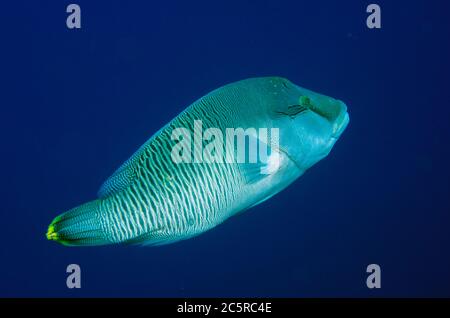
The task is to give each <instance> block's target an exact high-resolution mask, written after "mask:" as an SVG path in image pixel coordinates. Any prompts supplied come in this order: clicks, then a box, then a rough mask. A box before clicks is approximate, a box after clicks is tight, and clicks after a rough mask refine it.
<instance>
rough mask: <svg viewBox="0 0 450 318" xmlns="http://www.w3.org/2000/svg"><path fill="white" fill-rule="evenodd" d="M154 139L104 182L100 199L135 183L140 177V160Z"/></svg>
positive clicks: (100, 190)
mask: <svg viewBox="0 0 450 318" xmlns="http://www.w3.org/2000/svg"><path fill="white" fill-rule="evenodd" d="M152 139H153V137H152V138H150V139H149V140H148V141H147V142H146V143H145V144H143V145H142V146H141V147H140V148H139V149H138V150H137V151H136V152H135V153H134V154H133V155H132V156H131V157H130V158H129V159H128V160H127V161H125V162H124V163H123V164H122V165H121V166H120V167H119V169H117V170H116V171H115V172H114V173H113V174H112V176H110V177H109V178H108V179H106V180H105V182H103V184H102V185H101V187H100V189H99V190H98V193H97V195H98V197H99V198H104V197H107V196H109V195H112V194H114V193H117V192H119V191H122V190H124V189H126V188H128V187H129V186H130V185H131V184H132V183H133V181H134V180H135V179H136V178H137V177H138V173H139V159H140V157H141V155H142V154H143V153H144V152H145V149H146V148H147V146H148V145H149V143H150V142H151V140H152Z"/></svg>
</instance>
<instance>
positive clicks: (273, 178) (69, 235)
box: [47, 77, 349, 246]
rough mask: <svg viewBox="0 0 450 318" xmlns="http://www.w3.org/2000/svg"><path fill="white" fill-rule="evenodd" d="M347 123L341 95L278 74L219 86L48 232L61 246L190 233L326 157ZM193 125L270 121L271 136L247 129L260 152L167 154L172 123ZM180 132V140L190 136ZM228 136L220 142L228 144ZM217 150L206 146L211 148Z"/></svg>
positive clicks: (172, 238) (156, 241)
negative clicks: (245, 156)
mask: <svg viewBox="0 0 450 318" xmlns="http://www.w3.org/2000/svg"><path fill="white" fill-rule="evenodd" d="M348 122H349V116H348V114H347V107H346V105H345V104H344V103H343V102H342V101H340V100H336V99H334V98H331V97H327V96H324V95H321V94H318V93H314V92H312V91H310V90H307V89H304V88H301V87H299V86H297V85H295V84H293V83H291V82H290V81H289V80H287V79H284V78H280V77H261V78H251V79H246V80H242V81H238V82H235V83H231V84H228V85H225V86H223V87H220V88H218V89H216V90H214V91H212V92H210V93H209V94H207V95H205V96H204V97H202V98H200V99H199V100H197V101H196V102H194V103H193V104H192V105H190V106H189V107H188V108H187V109H186V110H184V111H183V112H182V113H181V114H179V115H178V116H177V117H175V118H174V119H173V120H172V121H171V122H169V123H168V124H167V125H166V126H164V127H163V128H162V129H161V130H159V131H158V132H157V133H156V134H155V135H153V136H152V137H151V138H150V139H149V140H148V141H147V142H146V143H145V144H144V145H143V146H141V147H140V148H139V150H138V151H137V152H136V153H135V154H134V155H133V156H132V157H131V158H130V159H128V160H127V161H126V162H125V163H124V164H123V165H122V166H121V167H120V168H119V169H118V170H117V171H116V172H115V173H114V174H113V175H112V176H111V177H110V178H109V179H108V180H106V181H105V183H104V184H103V185H102V187H101V188H100V191H99V193H98V198H97V199H95V200H93V201H90V202H88V203H85V204H82V205H80V206H79V207H76V208H73V209H71V210H69V211H67V212H66V213H63V214H61V215H59V216H57V217H56V218H55V219H54V220H53V222H52V223H51V224H50V226H49V228H48V231H47V238H48V239H49V240H54V241H57V242H60V243H62V244H64V245H69V246H92V245H106V244H115V243H125V244H142V245H162V244H168V243H173V242H176V241H179V240H184V239H187V238H191V237H193V236H196V235H198V234H201V233H203V232H205V231H207V230H209V229H212V228H214V227H215V226H217V225H218V224H220V223H222V222H224V221H225V220H226V219H228V218H230V217H231V216H233V215H236V214H238V213H241V212H243V211H245V210H247V209H249V208H251V207H254V206H255V205H258V204H259V203H261V202H263V201H265V200H267V199H268V198H270V197H272V196H273V195H274V194H276V193H278V192H280V191H281V190H283V189H284V188H286V187H287V186H288V185H290V184H291V183H292V182H293V181H294V180H296V179H297V178H298V177H300V176H301V175H302V174H303V173H304V172H305V171H306V170H307V169H308V168H310V167H311V166H313V165H314V164H315V163H317V162H318V161H320V160H321V159H323V158H324V157H326V156H327V155H328V153H329V152H330V150H331V148H332V147H333V145H334V144H335V142H336V141H337V139H338V138H339V137H340V136H341V134H342V132H343V131H344V129H345V128H346V127H347V124H348ZM196 123H201V125H202V129H203V130H207V129H209V128H214V129H215V131H216V132H217V131H223V132H225V131H226V130H227V129H230V128H240V129H242V130H244V131H247V132H248V131H252V130H251V128H254V130H253V132H258V131H260V128H266V129H268V130H269V131H274V129H277V131H278V140H277V141H276V142H273V141H272V140H269V139H268V137H267V136H265V137H267V138H262V137H260V135H258V134H254V133H253V134H252V133H248V134H247V136H246V138H248V139H246V140H247V141H246V145H248V144H249V143H250V141H251V139H253V140H257V141H261V143H260V145H266V146H267V148H268V150H267V153H268V154H269V155H268V156H267V158H268V159H267V160H262V158H260V159H257V160H256V161H253V162H250V161H249V160H247V161H246V160H244V161H242V160H241V162H239V161H237V162H231V161H227V160H224V161H220V160H215V161H214V160H210V161H208V162H205V161H200V162H198V161H195V160H189V159H191V158H193V157H195V156H196V155H198V151H199V150H198V149H199V148H198V147H196V145H194V146H192V147H191V148H188V150H192V152H193V154H192V156H191V154H189V153H187V152H186V151H187V149H183V150H182V152H183V154H182V155H183V156H184V157H183V158H185V159H186V158H188V160H181V161H177V160H174V156H173V155H174V147H180V143H181V141H180V140H181V139H180V138H178V139H177V137H176V136H175V138H174V131H175V130H177V129H178V131H179V129H180V128H182V129H183V131H185V132H189V133H190V132H192V134H194V132H195V131H194V130H195V129H196V127H195V126H196ZM224 134H225V133H224ZM175 135H176V134H175ZM210 135H211V136H209V137H208V138H206V136H203V137H204V138H203V139H202V140H201V142H200V146H201V147H200V151H202V149H203V150H205V149H206V148H207V147H208V142H212V141H211V140H213V139H215V141H218V139H220V138H219V136H217V135H214V134H210ZM212 136H214V137H215V138H212ZM184 138H185V139H184V142H185V145H189V143H186V142H187V141H189V139H190V138H188V136H185V137H184ZM192 139H194V138H192ZM225 139H226V138H225ZM258 139H263V140H258ZM191 141H192V140H191ZM191 143H192V144H195V142H191ZM230 144H231V146H227V145H225V146H224V148H227V149H225V150H230V151H231V153H233V152H234V151H237V149H236V147H235V145H233V143H230ZM197 146H198V145H197ZM230 147H231V148H230ZM260 147H261V146H260ZM247 148H249V147H248V146H247ZM247 148H246V149H247ZM210 150H211V149H210ZM219 150H220V151H219ZM222 150H224V149H215V150H213V151H214V152H215V154H214V155H217V154H218V153H219V154H220V153H222ZM196 151H197V154H196V153H195V152H196ZM226 152H227V151H224V152H223V153H224V154H223V156H225V153H226ZM274 155H276V156H275V158H276V163H274V160H273V158H274ZM216 157H217V156H216ZM216 159H217V158H216Z"/></svg>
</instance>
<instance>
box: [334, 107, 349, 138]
mask: <svg viewBox="0 0 450 318" xmlns="http://www.w3.org/2000/svg"><path fill="white" fill-rule="evenodd" d="M349 121H350V117H349V116H348V113H347V111H344V112H342V113H341V114H340V115H339V116H338V118H337V119H336V120H335V122H334V124H333V131H332V133H331V137H332V138H335V139H337V138H339V136H340V135H341V134H342V132H343V131H344V130H345V128H347V126H348V123H349Z"/></svg>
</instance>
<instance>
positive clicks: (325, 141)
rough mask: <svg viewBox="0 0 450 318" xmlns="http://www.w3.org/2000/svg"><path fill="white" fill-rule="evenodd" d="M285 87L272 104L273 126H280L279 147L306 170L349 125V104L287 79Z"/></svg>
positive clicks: (321, 157) (331, 145)
mask: <svg viewBox="0 0 450 318" xmlns="http://www.w3.org/2000/svg"><path fill="white" fill-rule="evenodd" d="M283 86H284V88H283V91H284V93H279V94H278V95H277V96H280V97H279V98H278V102H277V103H274V104H273V105H276V106H275V107H274V108H275V109H272V110H273V114H274V115H273V116H272V120H273V126H274V127H279V132H280V136H279V138H280V140H279V143H280V150H281V151H283V152H284V153H285V154H286V155H287V156H288V157H289V158H290V159H291V160H292V161H293V162H294V163H295V164H296V166H297V167H298V168H299V169H300V170H301V171H304V170H306V169H308V168H309V167H311V166H312V165H314V164H315V163H317V162H318V161H320V160H321V159H323V158H324V157H326V156H327V155H328V154H329V152H330V151H331V149H332V148H333V146H334V144H335V143H336V141H337V140H338V139H339V137H340V136H341V134H342V133H343V131H344V130H345V128H346V127H347V125H348V123H349V116H348V113H347V106H346V104H345V103H344V102H342V101H340V100H338V99H334V98H332V97H328V96H325V95H322V94H318V93H315V92H313V91H310V90H308V89H305V88H302V87H299V86H297V85H295V84H293V83H291V82H289V81H287V80H285V82H284V85H283Z"/></svg>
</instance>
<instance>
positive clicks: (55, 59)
mask: <svg viewBox="0 0 450 318" xmlns="http://www.w3.org/2000/svg"><path fill="white" fill-rule="evenodd" d="M75 2H76V3H78V4H80V6H81V10H82V28H81V29H80V30H69V29H67V28H66V26H65V19H66V16H67V14H66V13H65V9H66V6H67V5H68V4H69V3H70V2H68V1H50V0H49V1H26V2H24V1H14V2H13V1H10V2H9V3H8V4H6V3H2V4H1V10H0V11H1V16H0V30H1V31H0V32H1V38H0V39H1V44H0V48H1V50H0V51H1V53H0V58H1V59H0V60H1V62H0V63H1V69H0V74H1V75H0V78H1V85H0V105H1V127H0V129H1V138H2V148H1V149H2V156H1V163H2V168H3V169H2V173H1V175H2V182H1V185H0V193H1V197H2V201H1V208H0V211H1V223H0V224H1V229H0V238H1V247H0V260H1V262H0V275H1V276H0V296H63V297H79V296H183V297H184V296H186V297H187V296H300V297H305V296H309V297H312V296H319V297H320V296H357V297H360V296H369V297H370V296H450V271H449V268H450V255H449V244H450V234H449V225H450V197H449V195H450V188H449V177H450V167H449V166H450V165H449V163H450V151H449V136H450V134H449V132H450V120H449V119H450V110H449V109H450V89H449V77H450V76H449V74H450V73H449V71H450V67H449V66H450V61H449V56H450V49H449V48H450V46H449V39H450V37H449V36H450V23H449V21H448V12H449V11H448V10H449V9H450V6H449V4H448V3H447V2H446V1H425V0H424V1H412V0H411V1H395V3H394V1H376V3H378V4H380V5H381V8H382V28H381V29H380V30H370V29H368V28H367V27H366V25H365V20H366V17H367V14H366V12H365V9H366V6H367V4H369V3H370V2H368V1H323V0H322V1H297V0H296V1H242V0H241V1H228V0H227V1H202V2H200V1H159V2H156V1H75ZM13 3H14V4H13ZM265 75H280V76H285V77H287V78H289V79H290V80H291V81H293V82H294V83H296V84H298V85H301V86H303V87H306V88H309V89H312V90H315V91H317V92H320V93H323V94H326V95H329V96H333V97H336V98H339V99H342V100H344V101H345V102H346V103H347V105H348V107H349V113H350V118H351V121H350V125H349V126H348V128H347V130H346V131H345V132H344V134H343V135H342V137H341V139H340V140H339V141H338V143H337V144H336V146H335V147H334V149H333V150H332V152H331V154H330V155H329V157H327V158H326V159H325V160H324V161H322V162H320V163H318V164H317V165H316V166H314V167H313V168H312V169H311V170H309V171H308V172H307V173H306V174H305V175H304V176H303V177H301V178H300V179H299V180H297V181H296V182H295V183H294V184H293V185H291V186H290V187H289V188H287V189H286V190H285V191H283V192H282V193H280V194H278V195H277V196H275V197H274V198H272V199H271V200H268V201H266V202H265V203H263V204H261V205H260V206H258V207H256V208H254V209H252V210H250V211H248V212H247V213H245V214H243V215H241V216H240V217H236V218H232V219H230V220H229V221H227V222H225V223H224V224H222V225H221V226H219V227H217V228H215V229H214V230H212V231H209V232H207V233H205V234H203V235H201V236H199V237H197V238H194V239H191V240H188V241H184V242H180V243H177V244H173V245H167V246H163V247H157V248H151V247H150V248H139V247H121V246H114V247H99V248H67V247H63V246H61V245H59V244H55V243H53V242H49V241H47V240H46V238H45V232H46V229H47V226H48V224H49V223H50V221H51V220H52V219H53V217H54V216H55V215H57V214H59V213H61V212H64V211H65V210H67V209H69V208H72V207H74V206H76V205H79V204H80V203H82V202H86V201H89V200H91V199H93V198H94V197H95V195H96V192H97V190H98V188H99V186H100V185H101V183H102V182H103V181H104V180H105V179H106V178H107V177H108V176H109V175H110V174H111V173H112V172H113V171H114V170H115V168H117V167H118V166H119V165H120V164H121V163H122V162H123V161H124V160H126V159H127V158H128V157H129V156H130V155H131V154H132V153H133V152H134V151H135V150H136V149H137V148H138V147H139V146H140V145H141V144H142V143H143V142H144V141H146V140H147V138H149V137H150V136H151V135H152V134H153V133H154V132H155V131H157V130H158V129H159V128H160V127H161V126H163V125H164V124H165V123H166V122H168V121H169V120H170V119H172V118H173V117H174V116H176V115H177V114H178V113H179V112H180V111H181V110H183V109H184V108H185V107H186V106H187V105H188V104H190V103H191V102H192V101H194V100H195V99H197V98H198V97H200V96H202V95H204V94H206V93H207V92H208V91H210V90H212V89H214V88H217V87H219V86H222V85H224V84H226V83H229V82H233V81H236V80H240V79H243V78H247V77H254V76H265ZM70 263H76V264H79V265H80V266H81V269H82V288H81V289H78V290H69V289H67V288H66V284H65V280H66V275H67V274H66V272H65V270H66V266H67V265H68V264H70ZM371 263H376V264H379V265H380V266H381V272H382V274H381V284H382V286H381V289H377V290H370V289H368V288H367V287H366V283H365V282H366V276H367V274H366V266H367V265H368V264H371Z"/></svg>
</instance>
